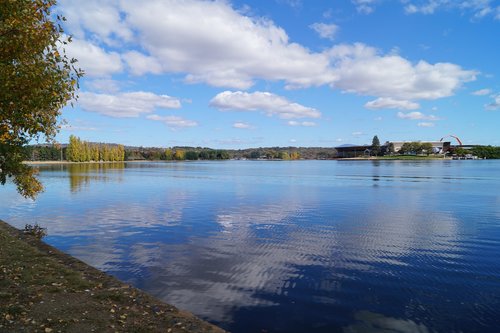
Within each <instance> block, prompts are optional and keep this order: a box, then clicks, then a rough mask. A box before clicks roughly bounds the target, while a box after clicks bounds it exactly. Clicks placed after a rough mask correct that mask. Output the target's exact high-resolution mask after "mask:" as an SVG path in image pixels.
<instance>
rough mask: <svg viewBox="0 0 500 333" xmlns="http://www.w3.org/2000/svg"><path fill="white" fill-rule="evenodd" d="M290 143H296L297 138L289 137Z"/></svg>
mask: <svg viewBox="0 0 500 333" xmlns="http://www.w3.org/2000/svg"><path fill="white" fill-rule="evenodd" d="M288 141H289V142H290V143H296V142H297V139H290V140H288Z"/></svg>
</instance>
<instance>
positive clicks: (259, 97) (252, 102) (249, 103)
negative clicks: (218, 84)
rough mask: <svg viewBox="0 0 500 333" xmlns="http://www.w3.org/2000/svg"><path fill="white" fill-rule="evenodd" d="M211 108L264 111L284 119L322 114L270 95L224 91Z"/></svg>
mask: <svg viewBox="0 0 500 333" xmlns="http://www.w3.org/2000/svg"><path fill="white" fill-rule="evenodd" d="M210 106H212V107H215V108H217V109H219V110H221V111H229V110H234V111H263V112H265V113H266V114H267V115H268V116H272V115H277V116H278V117H279V118H282V119H293V118H319V117H321V113H320V112H319V111H318V110H316V109H314V108H309V107H306V106H303V105H300V104H297V103H293V102H290V101H288V100H287V99H286V98H284V97H281V96H278V95H275V94H272V93H269V92H260V91H256V92H253V93H247V92H243V91H235V92H232V91H224V92H221V93H219V94H217V95H216V96H215V97H214V98H213V99H212V100H211V101H210Z"/></svg>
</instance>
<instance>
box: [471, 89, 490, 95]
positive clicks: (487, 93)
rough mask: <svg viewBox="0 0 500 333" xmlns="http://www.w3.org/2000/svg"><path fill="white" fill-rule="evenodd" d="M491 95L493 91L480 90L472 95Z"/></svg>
mask: <svg viewBox="0 0 500 333" xmlns="http://www.w3.org/2000/svg"><path fill="white" fill-rule="evenodd" d="M489 94H491V89H480V90H476V91H474V92H473V93H472V95H476V96H484V95H489Z"/></svg>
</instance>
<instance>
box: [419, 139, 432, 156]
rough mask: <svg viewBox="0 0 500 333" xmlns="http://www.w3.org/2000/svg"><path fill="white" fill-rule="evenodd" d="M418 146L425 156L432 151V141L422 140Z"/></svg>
mask: <svg viewBox="0 0 500 333" xmlns="http://www.w3.org/2000/svg"><path fill="white" fill-rule="evenodd" d="M420 148H421V149H422V152H425V153H426V154H427V156H429V155H430V154H431V153H433V151H432V150H433V148H434V147H433V146H432V143H430V142H424V143H422V144H421V145H420Z"/></svg>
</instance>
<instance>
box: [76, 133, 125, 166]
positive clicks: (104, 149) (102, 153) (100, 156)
mask: <svg viewBox="0 0 500 333" xmlns="http://www.w3.org/2000/svg"><path fill="white" fill-rule="evenodd" d="M66 158H67V160H68V161H71V162H90V161H94V162H98V161H112V162H119V161H124V160H125V148H124V147H123V146H122V145H107V144H97V143H90V142H87V141H82V140H80V138H78V137H76V136H74V135H70V137H69V144H68V147H67V148H66Z"/></svg>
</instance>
